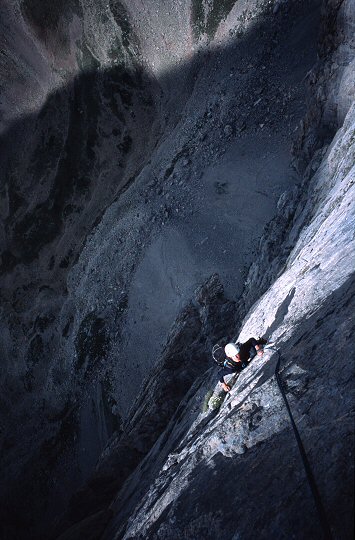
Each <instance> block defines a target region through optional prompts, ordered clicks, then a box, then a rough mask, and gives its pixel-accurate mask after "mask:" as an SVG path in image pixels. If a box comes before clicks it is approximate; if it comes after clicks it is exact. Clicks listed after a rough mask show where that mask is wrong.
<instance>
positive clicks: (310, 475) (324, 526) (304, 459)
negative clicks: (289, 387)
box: [268, 347, 332, 540]
mask: <svg viewBox="0 0 355 540" xmlns="http://www.w3.org/2000/svg"><path fill="white" fill-rule="evenodd" d="M268 350H271V351H275V352H276V353H277V354H278V361H277V364H276V368H275V376H276V381H277V384H278V386H279V388H280V392H281V395H282V397H283V400H284V402H285V405H286V409H287V412H288V415H289V417H290V420H291V425H292V428H293V432H294V434H295V437H296V441H297V445H298V449H299V451H300V454H301V458H302V462H303V466H304V469H305V472H306V476H307V480H308V483H309V487H310V488H311V492H312V495H313V498H314V502H315V505H316V508H317V511H318V515H319V520H320V522H321V525H322V529H323V534H324V539H325V540H332V533H331V531H330V526H329V523H328V520H327V516H326V513H325V510H324V506H323V503H322V499H321V497H320V494H319V490H318V487H317V484H316V480H315V478H314V475H313V472H312V469H311V466H310V463H309V461H308V458H307V454H306V451H305V448H304V446H303V443H302V439H301V436H300V434H299V431H298V429H297V426H296V423H295V421H294V419H293V416H292V412H291V409H290V405H289V403H288V401H287V397H286V392H285V390H284V387H283V384H282V381H281V377H280V373H279V371H280V364H281V360H282V356H281V354H280V351H279V350H278V349H276V348H273V347H268Z"/></svg>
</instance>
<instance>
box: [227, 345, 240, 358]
mask: <svg viewBox="0 0 355 540" xmlns="http://www.w3.org/2000/svg"><path fill="white" fill-rule="evenodd" d="M239 351H240V348H239V346H238V345H236V344H235V343H227V345H226V346H225V347H224V352H225V353H226V355H227V356H228V358H232V357H233V356H235V355H236V354H238V353H239Z"/></svg>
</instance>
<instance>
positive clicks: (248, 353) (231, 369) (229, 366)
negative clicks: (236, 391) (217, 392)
mask: <svg viewBox="0 0 355 540" xmlns="http://www.w3.org/2000/svg"><path fill="white" fill-rule="evenodd" d="M266 343H267V340H266V339H264V338H260V339H255V338H250V339H248V341H246V342H245V343H227V345H226V346H225V347H224V352H225V353H226V356H227V358H226V360H225V361H224V367H223V370H222V372H221V376H220V379H219V382H220V383H221V384H222V388H223V390H224V391H225V392H229V391H230V389H231V387H230V386H229V385H228V384H226V383H225V382H224V377H225V376H226V375H232V374H233V373H240V371H242V369H244V368H246V367H247V365H248V364H249V362H250V361H251V360H252V359H253V358H254V357H255V356H256V355H258V356H262V355H263V354H264V348H263V345H265V344H266Z"/></svg>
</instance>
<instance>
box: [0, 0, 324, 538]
mask: <svg viewBox="0 0 355 540" xmlns="http://www.w3.org/2000/svg"><path fill="white" fill-rule="evenodd" d="M318 4H319V3H318V2H314V3H313V4H312V6H313V7H314V9H315V10H317V7H318ZM302 10H305V11H306V12H307V10H309V2H306V1H305V2H300V3H299V5H297V6H295V12H296V15H295V18H298V23H299V22H300V21H301V20H302ZM286 19H287V17H284V18H279V19H275V27H273V28H271V27H270V24H269V21H260V22H258V24H254V25H253V26H252V27H251V28H250V29H249V30H248V31H247V32H246V33H245V34H244V35H243V36H242V37H240V38H239V39H238V41H236V42H235V43H232V44H230V45H228V46H227V47H225V48H219V49H216V50H214V51H212V52H208V53H206V54H199V55H198V56H197V57H195V58H193V59H192V60H191V61H190V62H188V63H186V64H185V65H183V66H181V67H180V68H179V69H174V70H171V72H169V73H166V74H165V75H164V76H163V77H162V80H160V81H159V82H158V81H155V80H152V79H151V77H150V76H149V74H147V73H145V72H143V71H139V70H137V71H129V70H126V69H123V68H122V67H117V68H112V69H109V70H107V71H106V72H103V73H102V72H100V73H99V72H95V71H93V72H91V73H86V74H82V75H81V76H80V77H78V78H77V79H76V80H75V81H73V82H72V83H71V84H70V85H68V87H66V88H63V89H61V90H58V91H57V92H56V93H55V94H53V95H51V96H50V97H49V98H48V100H47V102H46V104H45V105H44V107H43V108H42V109H41V111H39V112H38V114H36V115H32V116H29V117H27V118H23V119H21V120H19V121H17V122H16V123H15V124H14V125H13V126H12V127H11V129H9V131H8V132H7V133H5V134H4V135H3V136H2V138H1V153H2V155H5V156H6V161H3V162H2V165H3V166H2V172H1V190H3V192H4V193H5V192H7V193H8V195H7V197H8V204H9V213H8V215H7V216H5V218H4V225H5V232H6V236H7V238H6V245H5V246H4V249H3V251H2V259H1V273H2V275H3V278H4V280H6V281H5V284H6V285H7V290H5V288H3V289H2V295H3V298H4V302H6V304H7V305H8V306H9V308H8V310H9V314H10V313H11V312H12V310H13V309H14V310H15V311H17V312H18V313H21V311H22V310H24V306H26V302H30V301H32V300H31V299H33V302H34V301H35V299H36V298H37V296H38V293H39V291H41V290H42V289H43V288H51V289H52V290H53V293H55V294H57V295H58V302H59V304H61V302H62V301H63V300H62V295H65V294H66V277H67V274H68V272H69V270H70V269H71V268H72V267H73V265H74V264H75V262H76V261H77V259H78V257H79V255H80V253H81V251H82V249H83V246H84V244H85V240H86V238H87V235H88V234H89V233H90V231H91V230H92V228H93V227H94V226H95V225H97V224H98V223H99V222H100V219H101V217H102V215H103V212H104V211H105V209H106V208H107V207H109V206H110V204H111V203H112V201H114V200H115V199H116V198H117V197H119V195H120V193H121V191H122V189H125V188H126V187H127V186H129V185H132V183H133V182H134V179H135V176H136V175H137V174H138V173H139V171H140V169H141V168H142V167H143V166H144V164H145V163H146V161H147V160H148V159H149V152H151V150H152V148H153V147H154V146H155V145H156V144H157V143H158V141H159V137H161V135H162V133H161V132H160V131H157V132H155V133H153V134H152V137H151V141H150V144H149V145H148V147H144V148H141V147H140V146H139V144H138V148H137V143H138V142H142V141H139V140H138V134H137V132H138V131H139V130H141V123H143V124H144V125H146V124H149V123H150V124H152V123H153V121H155V120H156V121H158V120H159V118H157V116H158V112H157V110H156V108H155V106H156V104H157V103H158V101H159V100H160V88H159V85H161V86H162V87H164V88H171V89H176V88H178V89H179V93H180V95H179V98H180V100H179V102H178V105H177V106H176V110H175V112H174V115H173V120H172V121H171V123H170V124H169V129H172V128H173V127H174V125H175V124H176V123H177V122H178V121H179V118H180V115H181V114H183V106H184V99H186V97H187V96H188V95H189V93H190V92H191V90H192V88H193V84H194V80H195V77H196V75H197V73H198V72H199V71H200V70H203V69H204V67H205V66H206V65H207V64H208V63H210V62H217V61H218V62H220V63H222V64H223V62H224V61H225V60H226V59H227V58H228V59H229V60H230V58H231V57H232V58H233V59H234V62H235V65H236V66H241V65H244V64H245V63H246V58H247V57H248V51H249V50H250V49H251V48H253V47H256V46H257V44H260V56H259V63H258V65H256V66H254V69H255V71H256V73H257V76H256V77H255V81H254V82H255V88H257V85H258V82H259V77H261V76H260V72H259V71H258V70H260V67H261V65H262V64H263V63H267V61H268V54H269V53H268V52H266V50H265V47H264V45H265V44H266V43H267V44H269V43H270V47H272V45H271V43H272V38H273V36H274V34H275V32H276V33H277V32H281V31H282V27H283V25H284V24H286V23H285V20H286ZM260 36H262V41H260ZM286 49H287V47H286ZM288 52H289V58H290V59H291V57H292V56H293V51H288ZM287 60H288V58H287V56H286V59H285V61H287ZM271 75H272V74H269V76H271ZM267 76H268V74H267V72H266V76H263V77H264V78H263V84H265V85H267V84H268V78H267ZM98 95H99V96H100V100H102V102H101V101H100V102H99V101H98V98H97V96H98ZM175 98H176V94H174V92H173V91H172V95H171V96H169V95H167V96H163V100H164V99H166V101H167V102H168V101H169V99H171V100H173V99H175ZM241 99H242V102H243V106H244V107H246V108H247V107H250V106H251V105H252V103H253V100H254V99H255V95H254V94H253V92H250V89H246V90H245V92H244V93H243V95H242V96H241ZM138 100H139V101H140V107H141V108H140V109H139V110H140V114H138V112H137V109H136V108H135V107H136V102H137V101H138ZM103 102H105V107H107V110H110V114H111V115H112V116H111V117H112V119H113V123H114V124H115V126H114V127H113V129H112V130H111V131H110V133H109V134H107V133H100V137H101V138H100V141H106V143H107V144H108V147H109V149H110V152H112V155H117V170H118V173H117V177H114V178H113V182H112V184H110V185H105V184H103V185H101V184H100V183H99V181H98V178H97V176H98V175H97V174H96V173H98V170H96V169H95V166H96V159H97V156H96V145H97V144H98V137H99V133H98V127H99V117H100V111H101V109H100V107H101V106H102V105H103ZM132 109H133V116H132ZM170 110H171V108H170ZM134 114H136V117H134ZM201 121H203V119H202V120H201ZM145 136H146V133H145ZM19 148H23V150H21V154H20V152H19ZM19 155H21V160H19V159H18V157H19ZM133 162H137V164H136V165H135V167H136V168H134V166H133V165H132V164H133ZM53 171H56V172H55V174H53ZM129 171H131V172H129ZM93 172H94V174H92V173H93ZM171 172H172V170H171V164H169V166H168V167H167V170H166V174H165V177H166V178H168V176H169V175H170V174H171ZM26 175H27V176H26ZM25 178H26V181H24V179H25ZM49 178H50V181H49V182H47V181H48V179H49ZM46 182H47V183H46ZM41 184H43V185H44V184H45V187H43V185H41ZM5 186H6V189H5ZM98 192H100V196H99V197H98V198H97V195H98ZM34 200H35V203H34V202H33V201H34ZM79 218H80V219H79ZM79 222H80V223H79ZM68 231H69V232H70V234H69V233H68ZM69 237H70V238H72V239H73V238H74V239H75V241H74V242H72V243H71V244H70V245H69V246H68V245H67V242H66V239H67V238H69ZM63 240H64V241H63ZM62 244H65V249H64V251H63V247H62ZM39 262H41V265H42V266H43V267H44V264H43V263H44V262H45V263H46V265H47V266H46V268H47V270H46V271H45V272H44V271H43V273H42V274H40V273H39V274H38V276H37V280H36V282H33V283H26V282H25V281H24V282H23V283H21V285H20V286H19V287H18V284H17V283H16V282H14V283H12V284H11V287H10V286H9V279H8V278H9V276H11V275H12V272H14V271H16V269H17V268H18V267H20V268H22V269H23V268H28V270H29V272H28V273H30V270H34V269H37V268H39ZM59 310H60V305H59V307H58V311H59ZM40 315H41V314H39V316H40ZM19 316H20V315H19ZM41 322H42V323H43V324H47V323H48V324H47V328H51V327H53V329H54V331H57V330H56V329H55V322H53V321H52V322H51V321H49V322H48V321H45V322H43V321H41V320H37V319H36V321H33V323H32V324H31V322H28V321H26V324H27V325H28V327H29V328H27V329H26V331H27V332H28V334H29V335H34V336H36V335H37V334H38V335H39V334H40V333H41V332H39V331H38V325H40V324H41ZM68 324H69V322H68ZM103 324H104V323H101V322H99V323H97V321H96V320H95V321H94V324H93V325H91V326H90V328H89V330H90V329H91V328H93V332H94V333H95V332H96V334H95V335H96V337H98V343H96V341H95V340H94V347H92V346H91V345H92V343H91V342H90V343H88V342H87V341H85V337H84V341H85V344H86V345H87V347H88V349H90V351H91V350H92V349H94V353H95V350H96V349H95V347H96V344H97V351H98V354H97V355H96V353H95V354H94V357H93V358H92V357H90V358H89V361H90V362H91V364H92V365H91V366H90V368H92V371H89V376H90V377H94V374H95V362H96V360H98V359H99V357H101V356H102V354H103V351H104V349H105V347H104V345H103V344H105V343H106V341H105V339H104V338H103V337H102V332H101V331H102V326H103ZM220 324H221V325H222V322H220ZM51 325H52V326H51ZM68 328H69V327H68ZM68 328H67V326H66V327H65V328H63V337H66V336H68V335H69V336H70V331H69V330H68ZM90 331H91V330H90ZM89 333H90V332H89ZM77 337H78V338H79V337H80V336H77ZM41 339H42V338H41ZM73 339H74V336H73ZM107 339H109V336H108V337H107ZM79 341H80V340H79ZM81 342H82V340H81ZM39 343H40V341H39V339H38V338H37V339H36V341H35V344H37V345H38V344H39ZM41 343H42V342H41ZM44 345H45V347H44V349H42V348H41V347H42V346H41V345H38V347H37V348H36V349H35V350H34V351H33V350H32V349H31V351H32V353H34V354H32V353H31V354H32V356H31V358H32V357H33V358H35V362H36V363H37V364H41V363H42V364H43V365H44V366H45V365H46V363H47V358H48V355H50V354H51V353H53V352H54V351H51V350H50V348H49V344H48V343H45V344H44ZM86 345H85V346H86ZM47 346H48V348H46V347H47ZM85 346H84V349H85ZM105 346H106V345H105ZM33 347H34V345H33V346H32V348H33ZM31 351H29V353H30V352H31ZM41 351H42V352H41ZM85 351H86V349H85V350H84V353H85ZM202 353H203V354H201V358H202V356H203V355H205V353H206V351H205V350H202ZM86 356H87V355H85V357H86ZM190 360H191V359H190ZM176 361H178V360H177V359H176ZM186 361H188V360H187V359H186ZM207 361H208V360H207V358H203V359H201V367H200V369H206V368H207V367H208V364H207ZM79 367H80V366H79ZM36 377H37V375H36V370H35V368H33V370H32V371H31V373H29V375H28V380H27V381H25V383H24V389H23V395H25V396H26V397H27V396H28V395H31V392H33V391H38V392H39V389H40V388H41V386H42V385H43V384H44V382H45V377H43V379H44V380H42V379H41V378H40V377H39V376H38V379H36ZM82 379H83V377H82V373H79V374H78V377H77V384H78V385H80V384H81V383H80V381H81V380H82ZM190 385H191V381H190V380H183V381H181V389H182V392H183V395H184V394H185V392H186V390H188V388H189V387H190ZM164 397H165V399H167V400H168V399H169V395H168V394H167V395H166V396H164ZM11 399H12V400H15V399H16V400H17V399H21V394H20V395H16V396H11ZM10 401H11V400H10ZM76 402H77V403H78V402H80V395H79V396H78V397H77V400H76ZM179 403H180V398H179V399H178V400H177V403H174V404H173V406H172V408H171V411H169V415H168V416H167V418H165V419H164V421H162V422H161V423H160V425H159V429H157V432H156V435H155V439H154V441H155V440H156V439H157V438H158V437H159V435H160V434H161V433H162V431H163V430H164V429H165V427H166V425H167V422H168V421H169V420H170V418H171V416H172V414H173V413H174V411H175V408H176V407H177V406H178V404H179ZM45 406H46V404H44V408H45ZM42 414H43V417H40V418H38V425H39V426H40V425H42V422H44V423H45V422H46V421H47V420H46V414H45V411H44V412H43V411H42ZM64 416H65V421H64V420H63V419H60V420H58V421H56V422H54V423H53V422H52V428H51V430H50V431H49V430H48V432H49V433H50V436H49V439H48V437H47V434H46V432H43V431H39V435H38V440H39V441H40V442H39V446H38V448H37V449H36V450H35V451H34V455H33V456H31V458H30V459H29V460H28V461H25V462H24V463H22V464H21V466H19V467H18V470H16V473H14V474H13V476H11V474H12V473H9V476H8V478H7V485H8V488H9V489H8V492H7V494H6V497H7V503H6V505H5V506H3V508H4V511H5V514H4V515H3V516H2V530H3V534H4V535H5V536H6V537H7V538H8V539H11V538H16V540H18V539H19V538H22V537H25V538H26V539H28V538H31V537H34V536H35V537H36V538H39V536H38V534H37V533H34V532H33V531H34V529H35V528H36V526H37V525H38V524H40V525H42V526H43V524H45V523H46V520H47V518H45V517H43V516H44V515H45V514H46V505H47V501H48V499H50V497H48V494H49V493H50V494H51V496H54V495H53V490H54V491H55V489H54V488H53V487H52V486H51V476H52V472H53V470H55V468H56V466H57V465H58V460H59V456H61V458H62V457H63V456H64V458H63V462H65V459H69V457H70V456H72V454H73V453H74V450H75V432H76V429H75V428H76V423H77V422H78V417H77V416H76V417H75V419H73V418H71V417H70V415H66V414H64ZM68 418H69V420H68ZM68 422H69V424H70V425H67V424H68ZM53 424H55V427H56V434H55V435H53ZM63 426H64V427H65V428H66V429H63ZM42 429H43V428H42ZM10 435H11V434H10ZM58 437H59V439H58ZM9 439H11V437H9ZM154 441H151V444H153V443H154ZM53 443H56V444H55V445H54V444H53ZM6 444H8V445H9V446H8V447H7V446H6V445H5V454H6V453H7V450H9V449H11V442H10V441H9V442H8V443H6ZM12 444H13V443H12ZM17 444H20V443H19V442H18V443H17ZM148 450H149V448H148ZM11 451H13V449H12V450H11ZM146 452H147V449H145V452H143V453H141V452H139V451H138V453H137V456H136V455H133V453H132V456H131V458H132V459H131V461H132V464H133V465H131V463H129V464H128V465H129V466H127V474H126V472H125V475H124V478H126V477H127V476H128V474H129V472H131V471H132V470H133V469H134V467H135V466H136V465H137V463H139V461H140V460H141V458H142V455H145V453H146ZM127 461H129V460H127ZM113 474H114V473H113ZM38 478H40V479H41V480H40V481H39V482H38V483H37V479H38ZM74 483H75V482H74ZM76 488H77V485H75V489H76ZM118 488H119V486H117V485H116V484H115V486H114V489H112V488H111V487H110V488H109V489H108V490H107V493H105V497H104V503H102V501H100V505H99V508H101V507H102V505H107V504H108V503H109V502H110V500H111V498H112V497H113V496H114V494H115V490H117V489H118ZM100 489H102V486H101V487H100ZM24 494H25V495H24ZM95 504H96V502H94V503H93V506H92V507H90V512H93V511H94V510H95ZM83 506H84V507H85V502H83ZM20 516H21V517H20ZM79 519H81V516H80V517H79V516H77V517H75V516H74V517H73V518H72V520H71V521H72V522H75V520H77V521H78V520H79ZM40 522H41V523H40Z"/></svg>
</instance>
